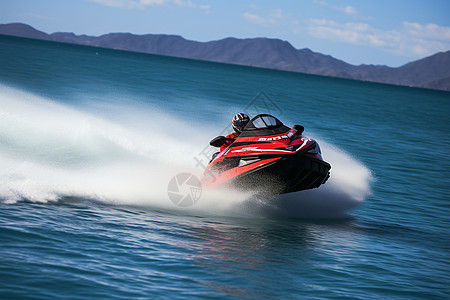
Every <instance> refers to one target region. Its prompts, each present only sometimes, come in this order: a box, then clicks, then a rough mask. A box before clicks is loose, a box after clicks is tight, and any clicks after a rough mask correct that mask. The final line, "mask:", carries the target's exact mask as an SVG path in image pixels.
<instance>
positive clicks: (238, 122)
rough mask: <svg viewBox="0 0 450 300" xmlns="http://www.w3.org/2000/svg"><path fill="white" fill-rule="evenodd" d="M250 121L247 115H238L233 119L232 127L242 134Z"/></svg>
mask: <svg viewBox="0 0 450 300" xmlns="http://www.w3.org/2000/svg"><path fill="white" fill-rule="evenodd" d="M249 121H250V118H249V117H248V116H247V115H246V114H244V113H238V114H237V115H235V116H234V117H233V121H231V125H232V126H233V129H234V131H236V133H237V134H240V133H241V132H242V130H243V129H244V127H245V125H247V123H248V122H249Z"/></svg>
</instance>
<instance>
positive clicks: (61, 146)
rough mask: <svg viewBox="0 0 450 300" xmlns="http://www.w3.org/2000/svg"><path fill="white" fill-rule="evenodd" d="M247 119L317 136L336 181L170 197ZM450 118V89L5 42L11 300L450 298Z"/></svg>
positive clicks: (2, 88)
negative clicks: (264, 191) (265, 191)
mask: <svg viewBox="0 0 450 300" xmlns="http://www.w3.org/2000/svg"><path fill="white" fill-rule="evenodd" d="M238 112H246V113H247V114H249V115H251V116H254V115H256V114H257V113H270V114H273V115H275V116H277V117H278V118H279V119H280V120H282V121H283V122H284V123H285V124H286V125H287V126H292V125H294V124H301V125H303V126H304V127H305V135H307V136H310V137H313V138H315V139H316V140H318V141H319V144H320V146H321V148H322V153H323V157H324V160H325V161H328V162H329V163H330V164H331V165H332V169H331V177H330V179H329V180H328V182H327V183H326V184H325V185H323V186H321V187H320V188H318V189H314V190H309V191H302V192H297V193H292V194H288V195H283V196H269V195H266V196H263V195H258V194H253V193H250V192H242V191H234V190H229V189H228V190H210V189H202V190H201V195H200V196H199V198H197V199H196V201H193V202H192V205H189V206H180V205H177V203H175V202H172V201H171V198H170V193H169V192H170V189H171V184H170V182H172V180H173V179H174V178H179V177H177V176H178V175H180V174H190V175H192V176H194V177H198V178H200V177H201V175H202V172H203V170H204V167H205V166H206V163H207V162H208V160H209V157H210V154H211V153H212V152H214V149H212V148H211V147H210V146H209V141H210V140H211V139H212V138H214V137H215V136H217V135H221V134H224V133H230V132H231V130H232V129H231V126H230V123H231V119H232V117H233V116H234V114H236V113H238ZM449 114H450V93H448V92H442V91H433V90H426V89H418V88H410V87H401V86H392V85H383V84H376V83H367V82H359V81H352V80H345V79H337V78H328V77H321V76H313V75H306V74H298V73H291V72H282V71H276V70H267V69H259V68H252V67H245V66H236V65H226V64H220V63H212V62H203V61H195V60H187V59H180V58H172V57H163V56H156V55H148V54H141V53H131V52H125V51H116V50H110V49H102V48H94V47H85V46H77V45H69V44H61V43H53V42H46V41H37V40H30V39H23V38H16V37H7V36H0V298H1V299H185V298H194V299H204V298H205V299H448V298H450V288H449V286H450V263H449V262H450V239H449V236H450V234H449V233H450V229H449V225H450V205H449V194H450V189H449V186H450V182H449V178H450V171H449V169H450V163H449V160H448V157H449V154H450V153H449V151H450V150H449V149H450V137H449V132H450V122H449V121H448V115H449ZM179 188H180V189H179V190H178V191H177V192H179V193H188V192H189V190H188V189H186V186H179Z"/></svg>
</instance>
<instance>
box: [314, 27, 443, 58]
mask: <svg viewBox="0 0 450 300" xmlns="http://www.w3.org/2000/svg"><path fill="white" fill-rule="evenodd" d="M307 26H308V32H309V34H310V35H311V36H313V37H316V38H320V39H327V40H332V41H336V42H344V43H350V44H355V45H363V46H368V47H374V48H379V49H381V50H383V51H387V52H391V53H395V54H397V55H401V56H405V57H421V56H426V55H431V54H434V53H436V52H439V51H447V50H450V27H444V26H438V25H436V24H426V25H422V24H418V23H410V22H403V23H402V24H401V26H400V27H399V28H398V29H393V30H381V29H377V28H373V27H371V26H370V25H369V24H365V23H345V24H340V23H337V22H335V21H331V20H325V19H310V20H309V21H308V24H307Z"/></svg>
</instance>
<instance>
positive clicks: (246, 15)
mask: <svg viewBox="0 0 450 300" xmlns="http://www.w3.org/2000/svg"><path fill="white" fill-rule="evenodd" d="M243 17H244V19H246V20H247V21H249V22H251V23H254V24H258V25H262V26H265V25H267V20H266V19H265V18H263V17H261V16H258V15H256V14H251V13H249V12H245V13H244V14H243Z"/></svg>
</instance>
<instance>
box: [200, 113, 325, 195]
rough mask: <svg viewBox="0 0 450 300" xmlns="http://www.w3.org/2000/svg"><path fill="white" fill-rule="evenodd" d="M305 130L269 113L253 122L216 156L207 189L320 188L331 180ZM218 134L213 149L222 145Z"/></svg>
mask: <svg viewBox="0 0 450 300" xmlns="http://www.w3.org/2000/svg"><path fill="white" fill-rule="evenodd" d="M303 130H304V127H303V126H301V125H294V126H293V127H292V128H289V127H287V126H285V125H284V124H283V123H282V122H281V121H280V120H278V119H277V118H275V117H274V116H271V115H269V114H260V115H257V116H255V117H254V118H253V119H251V120H250V121H249V122H248V124H247V125H246V126H245V127H244V129H243V131H242V133H241V134H240V135H239V136H238V137H237V138H236V139H235V140H234V142H232V144H231V145H229V146H228V147H227V148H226V149H225V150H223V151H222V152H220V153H215V155H214V156H213V158H212V160H211V161H210V162H209V164H208V166H207V168H206V170H205V172H204V174H203V177H202V186H203V187H207V188H208V187H219V186H231V187H233V188H237V189H242V190H257V191H261V192H267V193H273V194H283V193H291V192H296V191H302V190H308V189H313V188H317V187H319V186H320V185H322V184H324V183H325V182H326V181H327V179H328V178H329V177H330V169H331V165H330V164H329V163H327V162H325V161H324V160H323V159H322V155H321V150H320V147H319V144H318V143H317V142H316V141H315V140H313V139H311V138H309V137H306V136H304V135H303V134H302V133H303ZM226 141H227V138H225V137H224V136H218V137H216V138H214V139H213V140H211V142H210V145H211V146H213V147H220V146H222V145H224V144H225V143H226Z"/></svg>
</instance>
